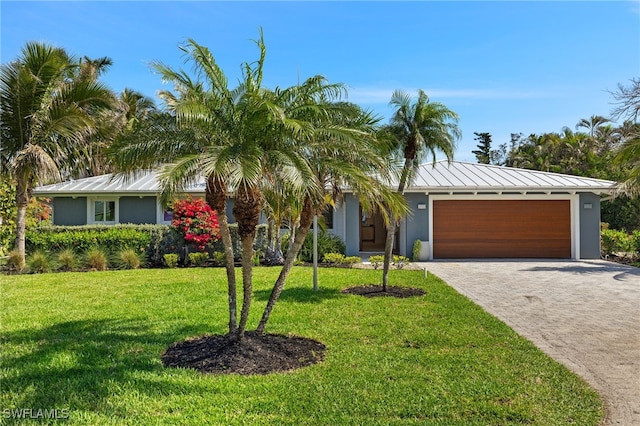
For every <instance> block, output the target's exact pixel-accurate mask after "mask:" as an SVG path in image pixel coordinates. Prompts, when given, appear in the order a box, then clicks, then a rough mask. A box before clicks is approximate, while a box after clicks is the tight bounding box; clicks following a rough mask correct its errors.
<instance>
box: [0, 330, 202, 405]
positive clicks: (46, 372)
mask: <svg viewBox="0 0 640 426" xmlns="http://www.w3.org/2000/svg"><path fill="white" fill-rule="evenodd" d="M154 325H156V324H154V323H149V322H148V321H147V320H146V319H126V320H124V319H123V320H121V319H104V320H82V321H68V322H62V323H57V324H54V325H52V326H50V327H44V328H30V329H26V330H18V331H9V332H7V331H3V332H2V333H1V335H0V339H1V341H0V343H1V344H2V358H3V359H2V364H3V370H4V371H3V376H4V377H2V389H1V391H2V392H1V393H0V395H1V396H2V400H3V401H4V404H5V405H6V404H9V405H11V406H9V407H3V408H5V409H6V408H8V409H13V408H33V409H53V408H57V409H62V408H69V409H70V411H71V412H73V411H74V410H90V411H103V410H106V411H111V410H112V408H108V407H107V403H106V399H107V398H109V397H110V396H111V395H113V394H114V393H117V392H118V389H121V388H128V387H131V388H133V389H135V390H136V391H139V392H141V393H160V392H169V391H171V390H170V389H167V388H166V386H170V384H169V383H168V382H167V381H161V380H158V383H154V384H153V385H151V384H149V383H148V381H149V378H148V377H147V379H143V378H141V375H140V373H141V372H158V373H160V372H162V370H164V367H163V366H162V362H161V360H160V355H161V354H162V352H164V350H165V349H166V348H167V347H168V346H169V345H170V344H171V343H173V342H175V341H177V340H180V339H184V338H185V337H187V336H193V335H201V334H203V330H204V326H203V325H201V324H200V325H191V326H176V327H173V328H171V327H170V326H168V325H167V324H166V323H165V324H161V325H160V326H159V328H161V329H162V330H164V331H161V332H157V331H153V330H152V329H151V327H153V326H154ZM142 376H144V374H143V375H142ZM165 382H166V383H165ZM159 385H161V387H160V388H158V386H159ZM165 385H166V386H165ZM182 390H184V389H182Z"/></svg>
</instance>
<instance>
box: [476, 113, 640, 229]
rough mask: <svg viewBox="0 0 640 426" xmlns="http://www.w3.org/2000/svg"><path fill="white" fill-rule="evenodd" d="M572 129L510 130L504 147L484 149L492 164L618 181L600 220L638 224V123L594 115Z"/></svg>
mask: <svg viewBox="0 0 640 426" xmlns="http://www.w3.org/2000/svg"><path fill="white" fill-rule="evenodd" d="M575 129H576V130H572V129H571V128H569V127H564V128H563V129H562V130H561V131H560V132H551V133H544V134H541V135H536V134H532V135H529V136H526V137H525V136H524V135H522V134H512V135H511V141H510V144H509V146H507V144H502V145H500V146H499V147H498V148H497V149H490V147H485V150H484V151H488V152H490V158H491V163H492V164H499V165H505V166H509V167H519V168H524V169H533V170H542V171H546V172H555V173H564V174H570V175H576V176H587V177H595V178H599V179H607V180H612V181H616V182H624V183H623V184H622V185H621V186H620V190H619V191H618V192H617V193H616V194H615V197H614V198H613V199H608V200H606V201H604V202H603V204H602V220H603V221H604V222H607V223H609V225H610V226H611V227H612V228H617V229H625V230H628V231H629V232H631V231H632V230H634V229H640V198H638V197H635V195H636V192H635V189H634V188H636V186H635V184H634V179H635V176H636V174H637V173H638V170H640V168H639V166H638V164H640V160H639V159H638V157H639V155H640V149H638V140H639V139H638V135H640V124H638V123H637V122H632V121H630V120H627V121H625V122H624V123H623V124H622V125H619V126H618V125H615V124H614V123H613V122H611V121H610V120H609V119H607V118H605V117H603V116H599V115H594V116H591V117H590V118H588V119H581V120H580V121H579V122H578V123H577V124H576V126H575ZM483 134H484V133H480V134H478V135H483ZM489 136H490V135H489Z"/></svg>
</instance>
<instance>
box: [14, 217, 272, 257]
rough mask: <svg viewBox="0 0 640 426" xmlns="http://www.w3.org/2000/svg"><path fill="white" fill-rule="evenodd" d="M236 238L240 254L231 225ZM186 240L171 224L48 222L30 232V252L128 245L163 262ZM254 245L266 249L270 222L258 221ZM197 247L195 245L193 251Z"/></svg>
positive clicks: (216, 246) (213, 247)
mask: <svg viewBox="0 0 640 426" xmlns="http://www.w3.org/2000/svg"><path fill="white" fill-rule="evenodd" d="M229 229H230V232H231V239H232V241H233V248H234V254H235V256H236V258H237V259H239V258H240V254H241V245H240V239H239V238H238V226H237V225H235V224H233V225H230V226H229ZM183 246H184V243H183V241H182V239H181V237H180V235H178V234H177V233H176V232H175V231H174V230H173V229H172V228H171V227H169V226H167V225H113V226H105V225H86V226H46V227H38V228H33V229H30V230H28V231H27V233H26V248H27V252H28V253H33V252H36V251H38V250H44V251H47V252H51V251H54V252H58V251H62V250H65V249H71V250H73V251H74V252H75V253H78V254H81V253H85V252H87V251H88V250H90V249H92V248H101V249H103V250H106V251H108V253H109V254H115V253H117V252H119V251H121V250H124V249H133V250H136V251H137V252H139V253H145V254H146V258H147V261H148V263H149V264H151V265H154V266H160V265H162V264H163V256H164V255H165V254H168V253H180V251H181V249H182V247H183ZM254 247H255V249H256V250H260V251H262V252H264V251H265V250H266V247H267V225H258V227H257V233H256V239H255V244H254ZM194 251H197V250H195V249H194V248H193V247H190V248H189V252H194ZM206 251H208V252H209V253H211V254H213V253H214V252H223V251H224V247H223V245H222V241H221V240H218V241H214V242H212V243H211V244H209V245H208V246H207V249H206Z"/></svg>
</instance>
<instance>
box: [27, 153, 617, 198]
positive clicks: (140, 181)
mask: <svg viewBox="0 0 640 426" xmlns="http://www.w3.org/2000/svg"><path fill="white" fill-rule="evenodd" d="M615 185H616V183H615V182H611V181H608V180H601V179H593V178H585V177H580V176H571V175H563V174H558V173H550V172H541V171H537V170H526V169H517V168H510V167H501V166H494V165H487V164H477V163H466V162H460V161H452V162H451V163H449V162H447V161H437V162H436V163H434V164H431V163H428V164H423V165H421V166H420V168H419V170H418V173H417V175H416V177H415V180H414V182H413V184H412V185H410V186H409V187H408V188H407V192H437V191H449V192H464V191H467V192H468V191H488V192H491V191H498V192H500V191H544V192H554V191H555V192H561V191H564V192H566V191H593V192H600V193H607V192H611V190H613V188H614V186H615ZM204 190H205V180H204V178H201V179H198V180H197V181H196V182H195V183H194V184H192V185H190V186H188V187H187V188H186V189H185V191H184V192H187V193H195V194H197V193H204ZM159 192H160V184H159V183H158V172H157V171H143V172H138V173H137V174H136V175H134V176H133V177H130V178H125V177H121V176H120V177H118V176H114V175H102V176H94V177H89V178H84V179H78V180H70V181H67V182H62V183H57V184H53V185H47V186H41V187H38V188H36V189H35V190H34V194H35V195H42V196H55V195H81V194H82V195H89V194H94V195H99V194H127V193H129V194H157V193H159Z"/></svg>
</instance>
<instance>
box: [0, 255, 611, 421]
mask: <svg viewBox="0 0 640 426" xmlns="http://www.w3.org/2000/svg"><path fill="white" fill-rule="evenodd" d="M277 272H278V270H277V269H275V268H256V270H255V278H256V279H255V300H254V307H253V316H252V318H251V320H250V324H251V325H252V326H253V327H255V325H256V324H257V321H258V319H259V315H260V314H261V313H262V308H263V307H264V305H265V304H266V301H267V298H268V296H269V291H270V286H271V284H272V283H273V281H274V280H275V278H276V274H277ZM319 274H320V275H319V278H320V288H321V289H320V291H319V292H317V293H314V292H313V291H311V276H312V271H311V269H309V268H302V267H298V268H294V270H293V272H292V275H291V279H290V280H289V282H288V284H287V287H286V288H285V290H284V292H283V294H282V298H281V300H280V302H279V303H278V305H276V308H275V310H274V313H273V315H272V319H271V322H270V324H269V327H268V332H271V333H282V334H287V333H292V334H295V335H299V336H304V337H310V338H314V339H317V340H319V341H321V342H323V343H324V344H326V345H327V347H328V349H327V353H326V358H325V360H324V362H323V363H320V364H317V365H314V366H312V367H308V368H305V369H301V370H298V371H294V372H288V373H279V374H272V375H268V376H248V377H247V376H237V375H229V376H209V375H203V374H200V373H197V372H195V371H191V370H182V369H167V368H164V367H163V366H162V364H161V361H160V355H161V353H162V352H163V351H164V350H165V348H166V347H167V346H168V345H169V344H171V343H172V342H174V341H177V340H181V339H184V338H186V337H189V336H196V335H202V334H205V333H224V332H225V324H226V322H227V311H226V287H225V285H226V284H225V273H224V270H223V269H202V268H189V269H164V270H127V271H110V272H88V273H73V272H72V273H59V274H45V275H20V276H0V283H1V292H2V293H1V294H2V307H1V309H0V319H1V324H2V328H1V331H0V339H1V340H0V343H1V351H2V353H1V355H2V358H1V359H2V365H1V369H0V379H1V384H0V387H1V391H0V423H3V422H4V423H7V424H8V423H10V422H14V420H15V419H12V418H10V416H8V415H7V413H8V411H7V410H13V409H32V410H34V411H33V412H34V413H35V412H37V410H38V409H42V410H44V409H48V410H52V409H58V410H68V414H69V418H68V419H65V420H62V421H61V422H64V424H70V425H76V424H77V425H84V424H101V425H134V424H135V425H163V424H167V425H170V424H197V425H201V424H202V425H206V424H230V425H232V424H238V425H240V424H251V425H254V424H257V425H261V424H265V425H266V424H291V425H294V424H295V425H306V424H308V425H318V424H322V425H329V424H331V425H335V424H344V425H361V424H369V425H394V424H421V425H422V424H427V425H508V424H538V425H561V424H579V425H596V424H598V422H599V420H600V419H601V417H602V414H603V411H602V404H601V402H600V400H599V398H598V396H597V394H596V393H595V392H594V391H593V390H591V389H590V388H589V387H588V386H587V385H586V384H585V383H584V382H583V381H582V380H581V379H579V378H578V377H577V376H575V375H574V374H573V373H571V372H569V371H568V370H567V369H566V368H564V367H563V366H561V365H560V364H558V363H556V362H555V361H553V360H551V359H550V358H548V357H547V356H546V355H544V354H543V353H542V352H540V351H539V350H538V349H536V348H535V347H534V346H533V345H532V344H531V343H530V342H528V341H527V340H525V339H523V338H521V337H519V336H518V335H517V334H515V332H513V331H512V330H511V329H510V328H508V327H507V326H505V325H504V324H503V323H502V322H500V321H499V320H497V319H495V318H494V317H492V316H490V315H488V314H487V313H486V312H485V311H483V310H482V309H481V308H479V307H477V306H476V305H474V304H472V303H471V302H470V301H469V300H468V299H466V298H464V297H463V296H460V295H459V294H457V293H456V292H455V291H454V290H452V289H451V288H450V287H448V286H446V285H445V284H444V283H443V282H442V281H440V280H439V279H437V278H435V277H433V276H429V278H428V279H425V278H424V276H423V274H422V273H421V272H418V271H391V272H390V281H391V283H392V284H395V285H407V286H412V287H421V288H424V289H425V290H426V291H427V294H426V296H423V297H416V298H410V299H394V298H374V299H367V298H363V297H360V296H352V295H345V294H341V293H340V290H341V289H342V288H344V287H348V286H351V285H357V284H364V283H377V282H378V281H379V279H380V272H379V271H374V270H352V269H329V268H323V269H321V270H320V271H319ZM3 410H4V411H3ZM63 413H64V411H63ZM16 423H19V421H16Z"/></svg>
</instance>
